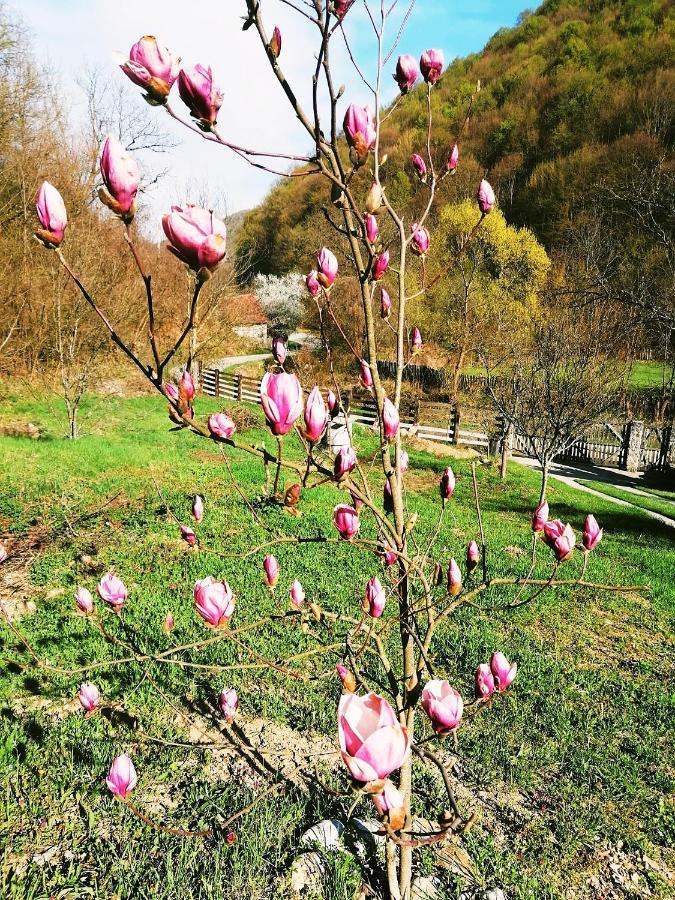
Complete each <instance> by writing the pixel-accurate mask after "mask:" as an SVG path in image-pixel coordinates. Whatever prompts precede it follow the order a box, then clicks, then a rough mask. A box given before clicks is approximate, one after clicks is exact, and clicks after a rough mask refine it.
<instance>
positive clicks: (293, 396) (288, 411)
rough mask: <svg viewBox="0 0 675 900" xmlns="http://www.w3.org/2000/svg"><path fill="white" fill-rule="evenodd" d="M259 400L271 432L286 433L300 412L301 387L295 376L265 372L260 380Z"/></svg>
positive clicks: (285, 373)
mask: <svg viewBox="0 0 675 900" xmlns="http://www.w3.org/2000/svg"><path fill="white" fill-rule="evenodd" d="M260 402H261V403H262V408H263V412H264V413H265V418H266V419H267V424H268V425H269V427H270V430H271V432H272V434H276V435H284V434H288V432H289V431H290V430H291V428H293V425H294V424H295V421H296V419H297V418H298V416H299V415H300V413H301V412H302V388H301V387H300V382H299V381H298V379H297V376H296V375H291V374H289V373H288V372H267V373H266V374H265V375H263V380H262V381H261V382H260Z"/></svg>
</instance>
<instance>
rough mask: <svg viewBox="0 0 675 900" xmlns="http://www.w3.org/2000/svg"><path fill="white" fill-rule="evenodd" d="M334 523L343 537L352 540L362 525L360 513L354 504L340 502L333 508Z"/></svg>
mask: <svg viewBox="0 0 675 900" xmlns="http://www.w3.org/2000/svg"><path fill="white" fill-rule="evenodd" d="M333 525H335V527H336V528H337V530H338V532H339V533H340V537H341V538H343V539H344V540H345V541H351V540H352V538H353V537H354V535H356V534H358V531H359V528H360V527H361V522H360V520H359V514H358V513H357V511H356V510H355V509H354V507H353V506H347V504H346V503H340V504H338V505H337V506H336V507H335V509H334V510H333Z"/></svg>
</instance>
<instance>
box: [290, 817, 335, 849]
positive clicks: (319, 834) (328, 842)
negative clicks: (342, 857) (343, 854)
mask: <svg viewBox="0 0 675 900" xmlns="http://www.w3.org/2000/svg"><path fill="white" fill-rule="evenodd" d="M344 830H345V826H344V825H343V824H342V822H341V821H340V820H339V819H324V820H323V821H322V822H317V823H316V825H312V827H311V828H308V829H307V831H306V832H305V833H304V834H303V835H302V837H301V838H300V844H301V845H305V846H312V845H314V844H319V846H320V847H323V848H324V850H342V849H343V846H342V840H341V838H342V832H343V831H344Z"/></svg>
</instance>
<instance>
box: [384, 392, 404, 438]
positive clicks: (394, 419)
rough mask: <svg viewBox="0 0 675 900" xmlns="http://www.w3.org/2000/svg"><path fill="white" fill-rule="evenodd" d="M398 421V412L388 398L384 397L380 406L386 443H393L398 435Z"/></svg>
mask: <svg viewBox="0 0 675 900" xmlns="http://www.w3.org/2000/svg"><path fill="white" fill-rule="evenodd" d="M400 421H401V420H400V418H399V414H398V410H397V409H396V407H395V406H394V404H393V403H392V402H391V400H390V399H389V397H385V398H384V403H383V404H382V428H383V431H384V436H385V438H386V439H387V440H388V441H393V440H394V438H395V437H396V435H397V434H398V429H399V425H400Z"/></svg>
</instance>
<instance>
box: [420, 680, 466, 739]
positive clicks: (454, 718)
mask: <svg viewBox="0 0 675 900" xmlns="http://www.w3.org/2000/svg"><path fill="white" fill-rule="evenodd" d="M422 706H423V707H424V712H425V713H426V714H427V715H428V716H429V719H430V720H431V724H432V726H433V729H434V731H435V732H436V734H438V735H441V736H443V737H445V736H446V735H448V734H450V733H451V732H453V731H454V730H455V728H457V726H458V725H459V723H460V722H461V720H462V713H463V711H464V701H463V700H462V698H461V696H460V695H459V692H458V691H456V690H455V689H454V688H453V687H450V685H449V683H448V682H447V681H445V680H441V679H439V678H435V679H434V680H433V681H427V683H426V684H425V686H424V690H423V691H422Z"/></svg>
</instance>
